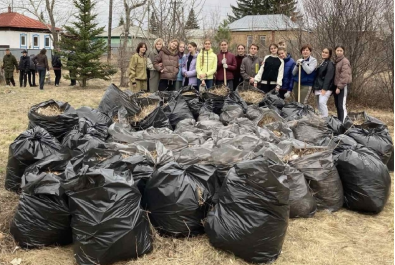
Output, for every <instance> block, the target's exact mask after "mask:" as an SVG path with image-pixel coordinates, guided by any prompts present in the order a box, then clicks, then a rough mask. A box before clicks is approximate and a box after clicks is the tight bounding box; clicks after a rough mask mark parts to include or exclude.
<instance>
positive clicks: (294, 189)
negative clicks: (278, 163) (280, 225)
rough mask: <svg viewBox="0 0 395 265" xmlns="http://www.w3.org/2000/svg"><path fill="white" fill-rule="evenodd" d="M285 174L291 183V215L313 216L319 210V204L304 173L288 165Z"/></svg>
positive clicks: (294, 216)
mask: <svg viewBox="0 0 395 265" xmlns="http://www.w3.org/2000/svg"><path fill="white" fill-rule="evenodd" d="M284 174H285V175H286V176H287V177H288V183H289V206H290V209H289V217H290V218H298V217H302V218H308V217H313V216H314V214H315V212H316V211H317V204H316V202H315V200H314V198H313V195H312V194H311V192H310V190H309V186H308V185H307V182H306V179H305V178H304V175H303V173H302V172H300V171H299V170H297V169H296V168H293V167H291V166H289V165H287V166H286V168H285V173H284Z"/></svg>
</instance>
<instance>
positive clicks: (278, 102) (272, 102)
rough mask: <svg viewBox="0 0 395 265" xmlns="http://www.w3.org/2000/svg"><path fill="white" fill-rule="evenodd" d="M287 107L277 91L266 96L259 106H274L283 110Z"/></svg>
mask: <svg viewBox="0 0 395 265" xmlns="http://www.w3.org/2000/svg"><path fill="white" fill-rule="evenodd" d="M284 105H285V101H284V100H283V99H282V98H280V97H279V96H278V93H277V92H275V91H271V92H269V93H267V94H266V96H265V98H264V99H263V101H262V102H261V103H260V104H259V106H265V107H269V106H274V107H276V108H278V109H279V110H281V109H282V108H283V107H284Z"/></svg>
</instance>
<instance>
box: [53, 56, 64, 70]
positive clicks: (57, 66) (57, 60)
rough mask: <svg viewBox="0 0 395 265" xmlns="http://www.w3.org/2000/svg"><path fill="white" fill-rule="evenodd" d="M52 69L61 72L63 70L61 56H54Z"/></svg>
mask: <svg viewBox="0 0 395 265" xmlns="http://www.w3.org/2000/svg"><path fill="white" fill-rule="evenodd" d="M52 68H53V69H54V70H60V69H61V68H62V61H61V60H60V56H59V55H58V54H54V55H53V56H52Z"/></svg>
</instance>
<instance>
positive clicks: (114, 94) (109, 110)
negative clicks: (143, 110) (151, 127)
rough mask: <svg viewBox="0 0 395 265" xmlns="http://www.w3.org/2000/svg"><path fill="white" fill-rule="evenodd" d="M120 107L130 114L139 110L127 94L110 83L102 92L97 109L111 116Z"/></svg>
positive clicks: (113, 115)
mask: <svg viewBox="0 0 395 265" xmlns="http://www.w3.org/2000/svg"><path fill="white" fill-rule="evenodd" d="M120 107H124V108H125V109H126V110H127V112H128V114H129V115H130V116H133V115H135V114H136V113H138V112H140V107H139V106H138V105H137V103H136V102H135V101H134V100H133V99H131V98H130V97H129V95H128V94H126V93H125V92H123V91H122V90H120V89H119V88H118V87H117V86H116V85H114V84H111V85H110V86H109V87H108V88H107V90H106V92H105V93H104V95H103V97H102V99H101V101H100V104H99V108H98V110H99V111H100V112H102V113H104V114H106V115H107V116H108V117H110V118H112V117H115V116H116V115H117V114H118V109H119V108H120Z"/></svg>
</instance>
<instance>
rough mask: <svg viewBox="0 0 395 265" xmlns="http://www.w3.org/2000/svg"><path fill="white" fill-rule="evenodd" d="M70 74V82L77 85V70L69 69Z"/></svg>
mask: <svg viewBox="0 0 395 265" xmlns="http://www.w3.org/2000/svg"><path fill="white" fill-rule="evenodd" d="M69 75H70V82H71V84H70V85H72V86H75V85H76V84H77V81H76V79H75V71H69Z"/></svg>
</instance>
